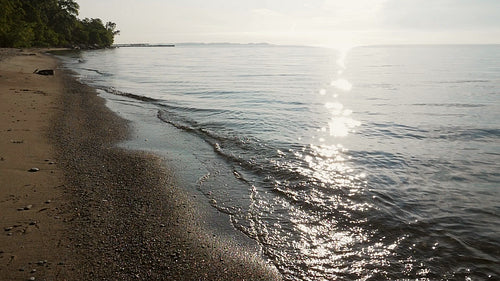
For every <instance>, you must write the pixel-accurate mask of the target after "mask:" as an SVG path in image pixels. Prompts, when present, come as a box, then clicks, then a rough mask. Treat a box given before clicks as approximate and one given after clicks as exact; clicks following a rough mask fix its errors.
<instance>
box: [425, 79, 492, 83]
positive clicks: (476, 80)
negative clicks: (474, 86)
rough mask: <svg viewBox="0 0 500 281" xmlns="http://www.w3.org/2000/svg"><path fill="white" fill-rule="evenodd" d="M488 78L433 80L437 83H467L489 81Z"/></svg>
mask: <svg viewBox="0 0 500 281" xmlns="http://www.w3.org/2000/svg"><path fill="white" fill-rule="evenodd" d="M490 82H491V81H490V80H483V79H470V80H452V81H433V83H437V84H468V83H490Z"/></svg>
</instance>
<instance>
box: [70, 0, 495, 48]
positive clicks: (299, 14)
mask: <svg viewBox="0 0 500 281" xmlns="http://www.w3.org/2000/svg"><path fill="white" fill-rule="evenodd" d="M77 2H78V3H79V4H80V17H81V18H84V17H92V18H96V17H98V18H101V19H102V20H103V21H105V22H106V21H113V22H115V23H116V24H117V26H118V29H119V30H121V35H120V36H118V37H116V40H115V41H116V43H139V42H149V43H180V42H236V43H249V42H268V43H274V44H301V45H321V46H334V47H335V46H352V45H367V44H395V43H397V44H399V43H401V44H427V43H430V44H442V43H459V44H463V43H465V44H478V43H483V44H484V43H489V44H491V43H494V44H500V0H77Z"/></svg>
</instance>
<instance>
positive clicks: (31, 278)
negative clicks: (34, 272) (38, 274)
mask: <svg viewBox="0 0 500 281" xmlns="http://www.w3.org/2000/svg"><path fill="white" fill-rule="evenodd" d="M28 280H29V281H35V280H36V278H35V277H33V276H31V277H30V279H28Z"/></svg>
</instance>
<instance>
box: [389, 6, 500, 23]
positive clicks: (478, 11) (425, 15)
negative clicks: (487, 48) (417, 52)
mask: <svg viewBox="0 0 500 281" xmlns="http://www.w3.org/2000/svg"><path fill="white" fill-rule="evenodd" d="M499 11H500V1H498V0H388V1H387V2H386V3H385V5H384V9H383V13H382V15H383V18H382V24H383V27H384V28H388V29H411V30H432V31H435V30H473V29H497V30H498V29H499V27H500V13H499Z"/></svg>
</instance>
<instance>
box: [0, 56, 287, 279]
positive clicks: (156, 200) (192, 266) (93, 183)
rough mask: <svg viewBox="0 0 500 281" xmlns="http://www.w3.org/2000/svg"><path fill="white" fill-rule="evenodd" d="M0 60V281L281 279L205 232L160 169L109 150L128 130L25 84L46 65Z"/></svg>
mask: <svg viewBox="0 0 500 281" xmlns="http://www.w3.org/2000/svg"><path fill="white" fill-rule="evenodd" d="M6 53H7V54H6ZM35 53H36V55H32V54H35ZM0 58H1V59H2V61H1V63H0V114H1V121H0V157H1V161H0V224H1V225H0V227H2V229H1V231H2V233H1V235H0V277H1V278H0V279H2V280H3V279H5V280H28V279H29V278H30V277H35V278H36V280H279V279H280V276H279V273H277V271H276V269H275V268H274V267H272V266H270V265H268V264H267V263H266V262H265V261H264V260H263V259H262V258H261V257H260V256H259V253H258V252H255V251H253V252H252V251H249V249H248V248H245V247H240V246H239V245H238V243H236V242H235V241H232V240H231V238H230V237H226V236H225V237H219V236H218V235H217V234H214V233H213V232H211V231H207V229H206V228H205V227H204V225H206V221H205V219H206V218H205V217H204V215H203V214H202V213H203V212H204V211H203V210H201V211H200V209H199V208H198V203H197V202H196V201H195V200H193V198H192V197H191V196H190V195H188V194H187V192H186V191H184V190H183V189H182V188H179V187H178V186H176V185H175V181H174V180H173V176H172V174H171V173H170V172H169V171H168V169H167V167H163V166H162V161H161V159H160V158H158V157H156V156H154V155H150V154H146V153H141V152H132V151H128V150H123V149H120V148H117V147H116V144H117V143H118V142H119V141H121V140H124V139H125V138H126V137H127V136H128V134H129V129H128V126H127V122H126V121H124V120H123V119H121V118H119V117H118V116H116V115H115V114H114V113H112V112H111V111H110V110H109V109H108V108H106V106H105V102H104V100H103V99H102V98H100V97H98V96H97V94H96V92H95V90H94V89H92V88H90V87H88V86H85V85H82V84H80V83H79V82H77V81H76V80H75V79H73V78H72V77H71V76H70V75H68V74H66V73H64V72H63V71H60V70H56V75H55V76H40V75H37V74H33V71H34V70H35V69H37V68H38V69H43V68H51V69H54V68H57V60H56V59H54V58H52V57H50V56H47V55H44V54H41V53H40V52H36V51H31V52H24V53H22V52H19V51H17V50H10V51H4V50H2V52H0ZM31 168H38V169H39V171H37V172H29V171H28V170H29V169H31Z"/></svg>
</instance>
